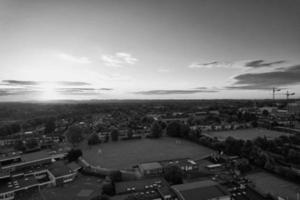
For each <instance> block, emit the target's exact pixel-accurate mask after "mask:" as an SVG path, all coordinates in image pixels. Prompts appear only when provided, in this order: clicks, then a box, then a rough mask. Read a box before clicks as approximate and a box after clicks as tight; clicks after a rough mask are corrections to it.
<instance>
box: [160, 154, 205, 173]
mask: <svg viewBox="0 0 300 200" xmlns="http://www.w3.org/2000/svg"><path fill="white" fill-rule="evenodd" d="M159 163H160V164H161V166H162V167H163V170H164V171H166V170H167V168H168V167H169V166H178V167H179V168H180V169H181V171H182V172H183V173H184V174H185V175H188V174H191V173H194V172H198V171H199V166H198V164H197V163H196V162H195V161H194V160H192V159H190V158H182V159H173V160H163V161H159Z"/></svg>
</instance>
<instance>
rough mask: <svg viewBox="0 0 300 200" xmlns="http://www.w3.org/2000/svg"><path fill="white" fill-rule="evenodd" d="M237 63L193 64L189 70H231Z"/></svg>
mask: <svg viewBox="0 0 300 200" xmlns="http://www.w3.org/2000/svg"><path fill="white" fill-rule="evenodd" d="M234 64H235V62H219V61H213V62H208V63H197V62H193V63H192V64H190V65H189V66H188V67H189V68H230V67H235V65H234Z"/></svg>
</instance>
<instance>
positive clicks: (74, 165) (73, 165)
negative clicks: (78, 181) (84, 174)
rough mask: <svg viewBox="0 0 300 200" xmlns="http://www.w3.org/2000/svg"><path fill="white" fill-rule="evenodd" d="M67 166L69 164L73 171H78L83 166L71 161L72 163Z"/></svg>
mask: <svg viewBox="0 0 300 200" xmlns="http://www.w3.org/2000/svg"><path fill="white" fill-rule="evenodd" d="M67 166H68V167H69V168H70V169H71V170H73V171H77V170H79V169H81V168H82V167H81V166H80V165H79V164H77V163H76V162H71V163H69V164H67Z"/></svg>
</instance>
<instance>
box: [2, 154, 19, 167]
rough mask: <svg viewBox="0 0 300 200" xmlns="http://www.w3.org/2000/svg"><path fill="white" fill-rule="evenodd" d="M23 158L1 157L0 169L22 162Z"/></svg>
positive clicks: (14, 156) (13, 156)
mask: <svg viewBox="0 0 300 200" xmlns="http://www.w3.org/2000/svg"><path fill="white" fill-rule="evenodd" d="M21 161H22V159H21V156H20V155H19V154H12V155H4V154H2V155H0V167H2V166H7V165H10V164H13V163H18V162H21Z"/></svg>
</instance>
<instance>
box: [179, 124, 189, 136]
mask: <svg viewBox="0 0 300 200" xmlns="http://www.w3.org/2000/svg"><path fill="white" fill-rule="evenodd" d="M189 133H190V127H189V126H188V125H186V124H182V123H181V124H180V137H183V138H188V136H189Z"/></svg>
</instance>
